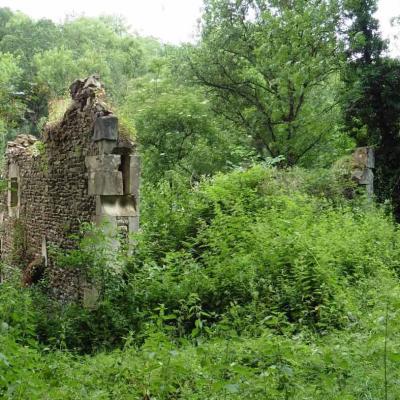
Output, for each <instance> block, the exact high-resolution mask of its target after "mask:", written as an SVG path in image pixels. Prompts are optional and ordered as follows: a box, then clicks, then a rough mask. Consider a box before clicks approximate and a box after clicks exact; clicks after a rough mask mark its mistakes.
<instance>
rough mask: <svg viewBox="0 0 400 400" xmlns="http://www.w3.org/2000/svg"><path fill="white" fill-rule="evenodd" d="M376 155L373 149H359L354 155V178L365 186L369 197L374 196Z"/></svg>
mask: <svg viewBox="0 0 400 400" xmlns="http://www.w3.org/2000/svg"><path fill="white" fill-rule="evenodd" d="M374 168H375V154H374V149H373V148H372V147H359V148H357V149H356V150H355V152H354V153H353V171H352V178H353V179H354V180H355V181H356V182H357V183H358V184H359V185H361V186H364V187H365V189H366V192H367V195H368V197H372V196H373V194H374V171H373V170H374Z"/></svg>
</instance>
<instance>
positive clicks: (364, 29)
mask: <svg viewBox="0 0 400 400" xmlns="http://www.w3.org/2000/svg"><path fill="white" fill-rule="evenodd" d="M376 10H377V1H376V0H348V1H345V3H344V15H345V18H346V23H347V26H349V28H348V29H347V30H346V39H347V40H346V44H347V46H346V55H347V64H346V67H345V69H344V70H343V80H344V82H345V95H344V103H343V109H344V116H345V124H346V127H347V130H348V132H349V134H350V135H351V136H353V137H354V138H355V139H356V141H357V144H358V145H359V146H373V147H375V149H376V174H375V189H376V190H375V192H376V195H377V197H378V200H380V201H385V200H392V202H393V206H394V210H395V214H396V216H397V218H399V217H400V162H399V159H400V137H399V131H400V61H399V60H395V59H391V58H390V57H387V56H385V50H386V49H387V43H386V42H385V41H384V40H383V39H382V38H381V37H380V33H379V23H378V21H377V20H376V19H375V18H374V16H373V15H374V13H375V12H376Z"/></svg>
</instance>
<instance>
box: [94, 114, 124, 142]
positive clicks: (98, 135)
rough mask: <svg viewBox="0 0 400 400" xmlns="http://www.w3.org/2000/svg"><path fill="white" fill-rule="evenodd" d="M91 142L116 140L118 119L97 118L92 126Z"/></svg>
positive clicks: (114, 117)
mask: <svg viewBox="0 0 400 400" xmlns="http://www.w3.org/2000/svg"><path fill="white" fill-rule="evenodd" d="M93 140H94V141H95V142H97V141H99V140H112V141H115V142H116V141H117V140H118V118H117V117H116V116H115V115H107V116H105V117H99V118H97V119H96V121H95V124H94V133H93Z"/></svg>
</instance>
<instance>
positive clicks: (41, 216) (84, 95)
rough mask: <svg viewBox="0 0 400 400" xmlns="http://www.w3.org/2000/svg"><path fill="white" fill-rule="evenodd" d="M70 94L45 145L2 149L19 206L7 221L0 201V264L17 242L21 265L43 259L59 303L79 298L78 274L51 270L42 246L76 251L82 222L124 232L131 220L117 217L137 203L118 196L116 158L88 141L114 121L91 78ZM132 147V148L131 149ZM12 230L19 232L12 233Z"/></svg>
mask: <svg viewBox="0 0 400 400" xmlns="http://www.w3.org/2000/svg"><path fill="white" fill-rule="evenodd" d="M71 94H72V98H73V103H72V105H71V106H70V107H69V109H68V110H67V111H66V113H65V115H64V116H63V118H62V120H61V121H60V122H59V123H55V124H52V125H49V126H47V127H46V128H45V131H44V132H43V135H42V136H43V137H45V138H46V140H45V142H44V143H43V142H39V143H37V142H38V139H37V138H35V137H33V136H30V135H20V136H18V137H17V138H16V139H15V140H14V141H13V142H10V143H9V144H8V146H7V151H6V164H5V166H6V168H5V171H4V175H3V176H4V178H5V179H8V180H9V182H11V178H18V185H19V189H18V190H19V203H18V206H17V207H11V208H10V209H11V210H12V212H11V214H9V212H8V211H9V207H8V204H9V197H10V195H11V193H10V190H8V191H7V192H5V193H2V194H0V214H1V215H3V218H2V220H0V243H1V247H2V251H1V258H2V260H8V259H9V257H10V256H11V254H12V253H13V246H14V245H15V243H14V239H15V238H16V237H17V236H16V235H17V234H18V235H20V236H21V238H22V239H21V240H22V242H21V243H20V245H21V246H23V247H24V249H25V252H24V254H25V256H24V257H26V260H24V261H25V265H28V264H30V263H32V262H33V261H34V260H37V259H38V258H42V259H44V260H45V266H46V269H47V271H46V276H47V277H48V279H49V284H50V287H52V290H53V294H54V296H55V297H57V298H59V299H60V300H68V299H71V298H82V297H83V286H82V285H83V283H82V279H81V276H80V274H79V272H77V271H76V270H72V269H64V268H59V267H58V266H57V265H55V263H54V260H52V259H51V254H50V253H49V254H47V246H57V247H59V248H61V249H71V248H74V247H75V246H76V241H75V239H73V238H72V235H75V236H76V235H79V233H80V226H81V224H82V223H83V222H92V221H95V222H97V221H100V220H101V219H104V218H109V219H111V220H112V224H113V226H114V227H115V229H117V228H118V226H121V227H122V228H121V231H124V226H128V225H129V221H128V223H125V225H124V224H122V225H121V222H117V216H118V217H119V216H120V215H121V217H123V220H124V221H127V217H130V216H136V215H137V204H138V199H137V198H135V197H134V196H131V198H129V199H127V198H126V196H125V195H124V184H123V182H124V180H125V179H126V178H125V177H123V174H124V172H123V170H122V168H121V156H120V155H119V154H103V152H102V151H101V149H100V147H99V146H98V144H99V143H102V142H103V141H102V140H101V141H99V142H96V143H94V142H93V124H94V123H95V124H96V119H98V118H102V117H105V116H107V115H111V114H112V113H111V111H110V110H109V109H107V106H106V104H105V102H104V101H103V100H102V96H103V95H104V93H103V88H102V85H101V84H100V83H99V82H98V80H97V78H96V77H90V79H89V78H88V79H83V80H79V81H77V82H75V83H74V84H73V85H72V86H71ZM115 119H116V117H114V116H113V117H112V118H108V119H105V120H107V121H114V122H110V124H111V126H112V127H113V129H115V126H116V122H115ZM105 120H104V119H102V121H103V122H101V123H100V125H101V124H103V125H102V126H103V127H106V125H107V124H104V121H105ZM113 124H114V125H113ZM107 134H108V135H109V136H108V137H112V138H113V140H112V141H111V140H104V142H108V143H112V146H113V149H115V148H117V147H118V145H119V144H118V143H119V140H118V132H117V131H115V130H113V131H112V132H111V136H110V132H108V133H107ZM126 148H128V147H126V146H125V147H124V149H123V151H126ZM131 148H132V149H133V148H134V147H133V146H132V145H131ZM101 199H103V201H102V200H101ZM108 213H110V214H111V215H108ZM114 214H115V215H114ZM122 214H126V215H122ZM18 226H19V227H20V228H21V229H22V231H20V232H17V228H16V227H18ZM131 226H132V227H133V226H134V224H131ZM135 226H136V228H135V229H137V225H135ZM128 229H130V228H129V226H128ZM21 232H22V233H23V234H22V235H21Z"/></svg>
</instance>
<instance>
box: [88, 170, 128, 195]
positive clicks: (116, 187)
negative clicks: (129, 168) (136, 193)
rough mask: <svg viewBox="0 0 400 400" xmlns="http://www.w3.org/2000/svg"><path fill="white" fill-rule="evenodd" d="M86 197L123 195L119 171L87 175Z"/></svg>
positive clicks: (97, 172)
mask: <svg viewBox="0 0 400 400" xmlns="http://www.w3.org/2000/svg"><path fill="white" fill-rule="evenodd" d="M88 183H89V187H88V195H89V196H93V195H107V196H115V195H117V196H118V195H122V194H123V190H124V189H123V184H122V173H121V172H120V171H96V172H91V173H89V182H88Z"/></svg>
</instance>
